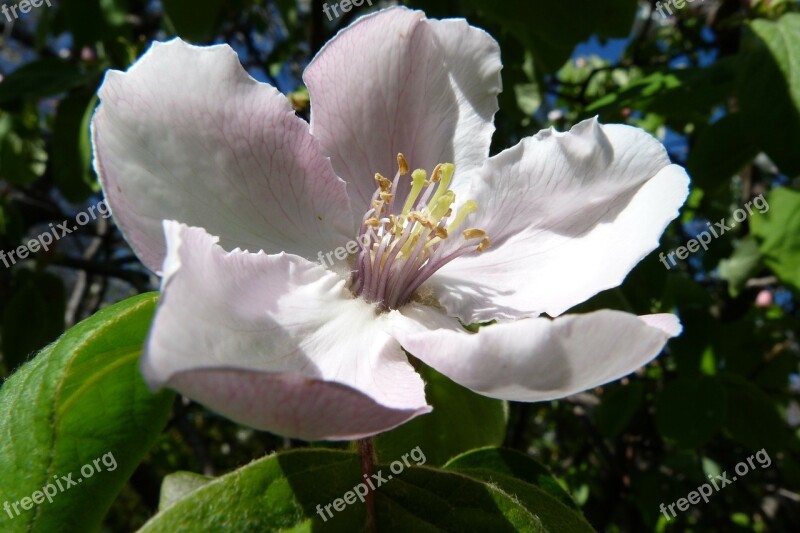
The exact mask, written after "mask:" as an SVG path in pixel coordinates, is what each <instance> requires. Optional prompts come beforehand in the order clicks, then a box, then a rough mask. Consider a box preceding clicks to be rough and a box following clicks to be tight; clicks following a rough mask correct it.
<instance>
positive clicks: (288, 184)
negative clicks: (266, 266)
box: [92, 39, 353, 271]
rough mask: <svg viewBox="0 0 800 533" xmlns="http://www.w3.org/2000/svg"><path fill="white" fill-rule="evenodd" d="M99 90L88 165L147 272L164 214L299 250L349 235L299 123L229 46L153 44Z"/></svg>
mask: <svg viewBox="0 0 800 533" xmlns="http://www.w3.org/2000/svg"><path fill="white" fill-rule="evenodd" d="M99 94H100V99H101V105H100V107H99V108H98V110H97V113H96V114H95V116H94V119H93V121H92V130H93V143H94V153H95V168H96V169H97V172H98V174H99V175H100V179H101V182H102V184H103V189H104V191H105V194H106V197H107V199H108V202H109V204H110V206H111V210H112V212H113V214H114V218H115V220H116V222H117V224H118V225H119V226H120V228H121V229H122V232H123V233H124V235H125V237H126V239H127V240H128V242H129V243H131V245H132V246H133V248H134V250H135V251H136V253H137V255H138V256H139V258H140V259H141V260H142V261H143V262H144V263H145V264H146V265H147V266H148V267H149V268H150V269H152V270H154V271H158V270H160V269H161V263H162V261H163V259H164V254H165V243H164V234H163V230H162V224H161V223H162V220H165V219H170V220H178V221H180V222H183V223H186V224H189V225H192V226H198V227H203V228H206V229H207V230H208V231H209V232H211V233H212V234H214V235H219V236H220V242H221V245H222V246H223V247H225V248H226V249H228V250H230V249H233V248H236V247H239V248H242V249H247V250H250V251H253V252H257V251H259V250H262V249H263V250H265V251H267V252H269V253H277V252H280V251H287V252H290V253H295V254H298V255H301V256H303V257H306V258H310V259H314V258H315V257H316V254H317V253H318V251H326V250H332V249H334V248H336V247H337V246H340V245H342V244H343V243H344V242H346V241H347V239H348V238H350V236H351V233H352V217H353V215H352V213H351V211H350V207H349V199H348V197H347V193H346V190H345V189H346V186H345V184H344V182H343V181H342V180H341V179H339V178H338V177H336V175H335V174H334V172H333V169H332V167H331V165H330V161H329V160H328V159H327V158H325V157H323V156H322V155H321V153H320V150H319V143H318V142H317V141H316V140H315V139H314V138H313V137H312V136H311V134H310V133H309V131H308V130H309V127H308V124H307V123H306V122H305V121H303V120H302V119H300V118H297V117H296V116H295V114H294V112H293V111H292V108H291V106H290V105H289V102H288V100H287V99H286V98H285V97H284V96H283V95H281V94H280V93H279V92H278V91H277V90H276V89H275V88H274V87H271V86H269V85H266V84H263V83H259V82H257V81H256V80H254V79H253V78H251V77H250V76H249V75H248V74H247V72H245V70H244V69H243V68H242V66H241V64H240V63H239V60H238V58H237V56H236V53H235V52H234V51H233V49H231V48H230V47H229V46H227V45H220V46H210V47H196V46H191V45H188V44H186V43H184V42H183V41H181V40H179V39H175V40H173V41H170V42H168V43H154V44H153V46H152V47H151V48H150V50H149V51H148V52H147V53H146V54H145V55H144V56H143V57H142V58H141V59H140V60H139V61H138V62H137V63H136V64H135V65H134V66H133V67H131V68H130V69H129V70H128V72H125V73H123V72H119V71H110V72H109V73H108V74H107V75H106V79H105V81H104V83H103V86H102V87H101V89H100V92H99Z"/></svg>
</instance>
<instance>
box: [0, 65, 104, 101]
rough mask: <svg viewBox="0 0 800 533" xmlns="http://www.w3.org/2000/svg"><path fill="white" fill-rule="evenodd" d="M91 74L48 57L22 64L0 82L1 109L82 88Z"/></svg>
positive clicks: (76, 66)
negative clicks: (22, 101)
mask: <svg viewBox="0 0 800 533" xmlns="http://www.w3.org/2000/svg"><path fill="white" fill-rule="evenodd" d="M91 76H92V75H90V74H86V73H84V72H83V71H82V70H81V68H80V67H79V66H78V65H76V64H75V63H71V62H69V61H66V60H63V59H55V58H47V59H40V60H38V61H33V62H31V63H28V64H27V65H24V66H22V67H20V68H18V69H17V70H15V71H14V72H12V73H11V74H9V75H8V76H6V77H5V78H4V79H3V81H2V82H0V106H7V105H8V104H10V103H12V102H15V101H18V100H22V99H28V100H37V99H39V98H44V97H46V96H53V95H56V94H59V93H63V92H67V91H69V90H70V89H72V88H73V87H77V86H79V85H82V84H83V83H85V82H86V81H88V79H89V78H90V77H91Z"/></svg>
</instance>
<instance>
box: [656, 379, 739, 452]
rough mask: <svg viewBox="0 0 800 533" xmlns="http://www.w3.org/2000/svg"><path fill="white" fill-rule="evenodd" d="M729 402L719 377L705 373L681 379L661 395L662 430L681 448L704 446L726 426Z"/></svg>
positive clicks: (659, 423)
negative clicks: (725, 418) (724, 421)
mask: <svg viewBox="0 0 800 533" xmlns="http://www.w3.org/2000/svg"><path fill="white" fill-rule="evenodd" d="M725 405H726V404H725V389H724V388H723V387H722V385H721V384H720V383H719V381H718V380H717V378H715V377H709V376H702V375H701V376H691V377H684V378H680V379H677V380H675V381H673V382H672V383H669V384H668V385H667V386H666V387H664V390H663V391H661V394H659V396H658V400H657V402H656V426H657V427H658V432H659V433H661V435H662V436H663V437H664V438H665V439H667V440H670V441H672V442H674V443H675V444H676V445H678V446H680V447H684V448H696V447H699V446H702V445H703V444H705V443H706V442H708V441H709V440H710V439H711V437H713V436H714V434H715V433H716V432H717V431H718V430H719V428H720V427H721V426H722V422H723V419H724V416H725Z"/></svg>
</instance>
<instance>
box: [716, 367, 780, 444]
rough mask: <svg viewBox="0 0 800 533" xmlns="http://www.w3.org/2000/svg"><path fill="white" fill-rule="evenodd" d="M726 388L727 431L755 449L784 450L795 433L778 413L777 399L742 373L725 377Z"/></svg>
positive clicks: (725, 424) (725, 423)
mask: <svg viewBox="0 0 800 533" xmlns="http://www.w3.org/2000/svg"><path fill="white" fill-rule="evenodd" d="M725 388H726V391H727V401H728V415H727V416H726V417H725V420H724V429H725V432H726V433H728V434H729V435H730V436H731V437H732V438H733V439H735V440H737V441H738V442H741V443H742V444H744V445H745V446H746V447H748V448H749V449H751V450H759V449H761V448H766V449H767V450H769V451H778V450H781V449H782V448H783V446H784V444H785V443H786V442H787V439H788V438H790V435H791V434H790V431H789V428H788V426H787V424H786V422H785V420H784V419H783V418H782V417H781V415H780V413H779V412H778V406H777V402H775V401H773V400H772V399H770V397H769V396H768V395H767V394H766V393H765V392H764V391H762V390H761V389H760V388H758V387H757V386H755V385H753V384H752V383H750V382H749V381H748V380H746V379H744V378H741V377H739V376H734V375H727V376H725Z"/></svg>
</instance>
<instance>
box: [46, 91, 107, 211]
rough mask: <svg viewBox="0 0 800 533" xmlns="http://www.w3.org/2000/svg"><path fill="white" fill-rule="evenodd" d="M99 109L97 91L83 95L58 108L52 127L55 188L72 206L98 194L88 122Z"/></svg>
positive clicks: (77, 94) (77, 95) (67, 101)
mask: <svg viewBox="0 0 800 533" xmlns="http://www.w3.org/2000/svg"><path fill="white" fill-rule="evenodd" d="M96 105H97V97H96V96H95V95H94V91H82V92H78V93H75V94H72V95H70V96H68V97H66V98H64V99H63V100H62V101H61V102H60V103H59V104H58V114H57V115H56V120H55V124H54V125H53V143H52V154H53V157H52V159H51V162H52V173H53V177H54V179H55V182H56V186H57V187H58V190H59V191H60V192H61V194H63V195H64V197H65V198H66V199H67V200H69V201H70V202H74V203H79V202H82V201H84V200H86V198H88V197H89V195H91V194H92V193H94V192H97V188H98V187H97V178H96V177H95V175H94V171H93V169H92V140H91V137H90V134H89V122H90V121H91V119H92V113H93V112H94V108H95V106H96Z"/></svg>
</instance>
